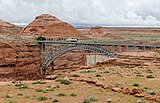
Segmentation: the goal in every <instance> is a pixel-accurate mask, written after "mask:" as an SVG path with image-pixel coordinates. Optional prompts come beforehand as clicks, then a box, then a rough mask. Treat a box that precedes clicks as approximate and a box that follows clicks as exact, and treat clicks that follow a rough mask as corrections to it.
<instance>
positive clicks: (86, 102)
mask: <svg viewBox="0 0 160 103" xmlns="http://www.w3.org/2000/svg"><path fill="white" fill-rule="evenodd" d="M83 103H91V101H90V100H88V99H85V100H84V101H83Z"/></svg>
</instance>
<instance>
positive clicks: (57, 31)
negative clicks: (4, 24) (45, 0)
mask: <svg viewBox="0 0 160 103" xmlns="http://www.w3.org/2000/svg"><path fill="white" fill-rule="evenodd" d="M21 35H22V36H29V37H33V38H34V37H36V36H38V35H42V36H45V37H46V38H53V39H58V38H82V37H81V35H80V34H79V32H78V31H77V30H76V29H75V28H74V27H73V26H71V25H70V24H68V23H66V22H63V21H61V20H59V19H58V18H56V17H54V16H51V15H49V14H42V15H40V16H37V17H36V18H35V20H34V21H33V22H31V23H30V24H29V25H28V26H27V27H26V28H24V30H23V31H22V32H21Z"/></svg>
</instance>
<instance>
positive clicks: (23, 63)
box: [0, 42, 41, 80]
mask: <svg viewBox="0 0 160 103" xmlns="http://www.w3.org/2000/svg"><path fill="white" fill-rule="evenodd" d="M0 48H1V49H0V54H1V55H0V79H1V80H13V79H14V80H24V79H25V80H33V79H40V78H41V76H40V70H39V68H40V62H41V52H40V48H39V46H38V45H36V44H31V43H22V42H7V43H0Z"/></svg>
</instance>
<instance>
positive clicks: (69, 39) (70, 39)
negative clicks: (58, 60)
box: [58, 38, 78, 42]
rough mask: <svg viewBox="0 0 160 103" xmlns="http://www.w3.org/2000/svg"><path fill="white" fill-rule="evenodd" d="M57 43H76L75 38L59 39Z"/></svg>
mask: <svg viewBox="0 0 160 103" xmlns="http://www.w3.org/2000/svg"><path fill="white" fill-rule="evenodd" d="M58 40H59V41H66V42H78V39H77V38H59V39H58Z"/></svg>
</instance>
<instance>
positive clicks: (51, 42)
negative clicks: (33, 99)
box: [38, 41, 160, 48]
mask: <svg viewBox="0 0 160 103" xmlns="http://www.w3.org/2000/svg"><path fill="white" fill-rule="evenodd" d="M38 43H47V44H80V45H97V46H99V45H100V46H129V47H156V48H160V44H159V45H158V44H125V43H113V42H90V41H78V42H67V41H38Z"/></svg>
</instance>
